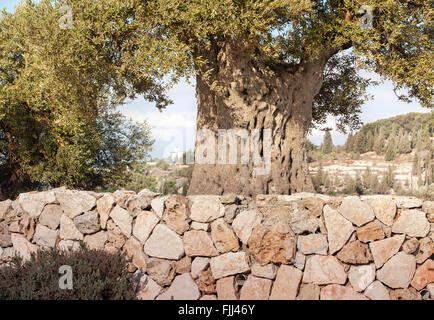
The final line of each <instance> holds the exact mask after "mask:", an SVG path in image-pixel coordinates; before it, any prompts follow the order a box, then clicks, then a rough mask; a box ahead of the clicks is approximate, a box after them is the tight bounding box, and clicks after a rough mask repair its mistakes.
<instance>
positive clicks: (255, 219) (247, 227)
mask: <svg viewBox="0 0 434 320" xmlns="http://www.w3.org/2000/svg"><path fill="white" fill-rule="evenodd" d="M261 221H262V214H261V213H260V212H258V211H256V210H246V211H243V212H241V213H240V214H238V215H237V216H236V218H235V219H234V221H233V222H232V229H234V231H235V234H236V235H237V236H238V238H240V240H241V242H242V243H244V244H247V241H248V240H249V238H250V235H251V234H252V231H253V229H254V228H255V227H256V226H258V225H260V224H261Z"/></svg>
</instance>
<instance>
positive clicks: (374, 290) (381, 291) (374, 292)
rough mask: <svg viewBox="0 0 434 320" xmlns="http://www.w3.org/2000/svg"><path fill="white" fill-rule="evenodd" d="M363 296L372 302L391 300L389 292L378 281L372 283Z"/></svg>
mask: <svg viewBox="0 0 434 320" xmlns="http://www.w3.org/2000/svg"><path fill="white" fill-rule="evenodd" d="M363 294H364V295H365V296H367V297H368V298H369V299H371V300H390V296H389V291H388V290H387V288H386V287H385V286H384V284H382V283H381V282H380V281H378V280H376V281H374V282H372V283H371V284H370V285H369V286H368V287H367V288H366V290H365V292H364V293H363Z"/></svg>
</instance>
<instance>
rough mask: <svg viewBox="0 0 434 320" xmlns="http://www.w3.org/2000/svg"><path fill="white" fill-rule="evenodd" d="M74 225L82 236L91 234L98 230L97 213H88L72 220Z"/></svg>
mask: <svg viewBox="0 0 434 320" xmlns="http://www.w3.org/2000/svg"><path fill="white" fill-rule="evenodd" d="M74 224H75V226H76V227H77V229H78V231H80V232H81V233H83V234H92V233H95V232H97V231H99V230H100V222H99V216H98V212H96V211H89V212H86V213H84V214H82V215H80V216H77V217H75V218H74Z"/></svg>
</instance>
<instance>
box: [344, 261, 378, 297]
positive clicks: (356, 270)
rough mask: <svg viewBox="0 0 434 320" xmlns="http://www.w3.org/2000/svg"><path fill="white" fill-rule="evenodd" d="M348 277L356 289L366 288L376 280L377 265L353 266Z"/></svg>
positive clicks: (359, 290)
mask: <svg viewBox="0 0 434 320" xmlns="http://www.w3.org/2000/svg"><path fill="white" fill-rule="evenodd" d="M348 279H349V280H350V283H351V286H352V287H353V289H354V290H356V291H358V292H361V291H363V290H365V289H366V288H367V287H368V286H369V285H370V284H371V283H372V282H373V281H374V280H375V265H373V264H370V265H363V266H351V268H350V272H349V273H348Z"/></svg>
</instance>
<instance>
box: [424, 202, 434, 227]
mask: <svg viewBox="0 0 434 320" xmlns="http://www.w3.org/2000/svg"><path fill="white" fill-rule="evenodd" d="M422 211H424V212H426V213H427V214H433V213H434V201H424V203H423V204H422ZM430 222H432V221H430Z"/></svg>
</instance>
